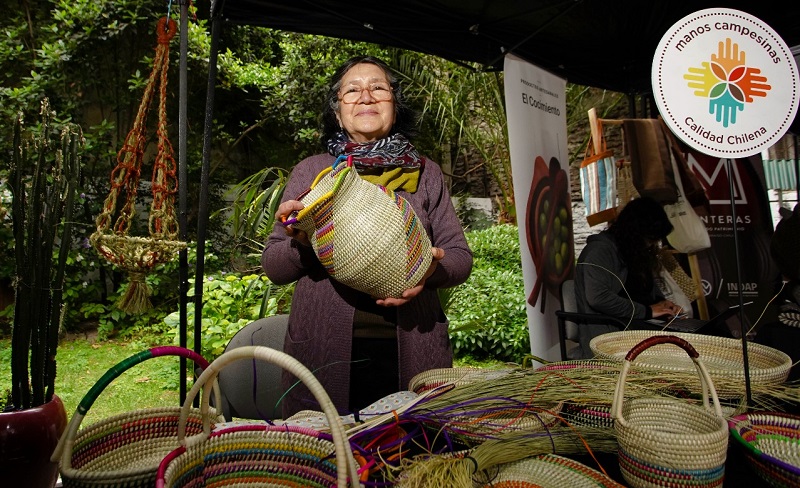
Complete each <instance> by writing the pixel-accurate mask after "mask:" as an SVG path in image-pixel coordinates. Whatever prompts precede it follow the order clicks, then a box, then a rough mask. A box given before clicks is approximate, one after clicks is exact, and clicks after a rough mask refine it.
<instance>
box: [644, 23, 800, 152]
mask: <svg viewBox="0 0 800 488" xmlns="http://www.w3.org/2000/svg"><path fill="white" fill-rule="evenodd" d="M652 81H653V95H654V96H655V101H656V105H657V106H658V110H659V112H660V113H661V116H662V117H663V118H664V121H665V122H666V123H667V125H668V126H669V128H670V129H671V130H672V132H673V133H675V135H677V136H678V137H680V138H681V140H683V141H684V142H685V143H686V144H688V145H689V146H690V147H692V148H693V149H695V150H697V151H699V152H702V153H704V154H708V155H710V156H716V157H720V158H739V157H747V156H752V155H755V154H758V153H759V152H761V151H762V150H763V149H767V148H768V147H770V146H772V145H774V144H775V143H776V142H777V140H778V139H780V138H781V136H783V135H784V134H785V133H786V131H787V130H788V129H789V126H790V125H791V123H792V121H793V120H794V117H795V115H796V114H797V105H798V83H799V81H798V74H797V64H796V63H795V60H794V57H793V56H792V52H791V50H790V49H789V48H788V47H787V46H786V43H785V42H784V41H783V39H781V38H780V37H779V36H778V34H776V33H775V31H773V30H772V28H771V27H770V26H768V25H767V24H765V23H764V22H762V21H761V20H759V19H758V18H756V17H753V16H752V15H750V14H747V13H744V12H740V11H738V10H732V9H724V8H714V9H707V10H700V11H698V12H695V13H693V14H691V15H687V16H686V17H684V18H683V19H681V20H680V21H678V22H677V23H675V25H673V26H672V27H670V29H669V30H667V32H666V34H664V36H663V37H662V38H661V42H660V43H659V44H658V48H657V49H656V54H655V57H654V58H653V71H652Z"/></svg>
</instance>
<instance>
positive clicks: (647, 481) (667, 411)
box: [611, 335, 728, 488]
mask: <svg viewBox="0 0 800 488" xmlns="http://www.w3.org/2000/svg"><path fill="white" fill-rule="evenodd" d="M656 344H674V345H676V346H679V347H680V348H681V349H683V350H684V351H685V353H687V354H688V355H689V357H691V358H692V360H693V362H694V364H695V368H696V370H697V373H698V375H699V376H700V380H701V383H702V385H703V406H702V407H700V406H698V405H693V404H690V403H688V402H684V401H681V400H676V399H672V398H634V399H633V400H630V401H624V400H623V398H624V394H625V378H626V376H627V373H628V370H629V369H630V365H631V363H632V362H633V360H634V359H636V357H637V356H638V355H639V353H641V352H642V351H644V350H646V349H648V348H650V347H652V346H654V345H656ZM709 398H710V400H709ZM611 412H612V416H613V417H614V430H615V432H616V434H617V442H618V443H619V450H618V458H619V466H620V471H621V472H622V476H623V477H624V478H625V481H627V482H628V484H629V485H630V486H631V487H633V488H649V487H671V488H678V487H683V486H686V487H689V486H692V487H716V486H722V482H723V480H724V477H725V459H726V458H727V451H728V424H727V421H726V420H725V418H724V417H723V414H722V409H721V407H720V404H719V398H717V393H716V391H715V390H714V383H713V381H712V380H711V377H710V376H709V374H708V371H707V370H706V369H705V366H704V365H703V363H702V362H701V361H700V358H699V355H698V353H697V351H696V350H695V349H694V348H693V347H692V345H691V344H689V343H688V342H687V341H686V340H684V339H681V338H680V337H676V336H669V335H661V336H654V337H651V338H648V339H645V340H644V341H642V342H640V343H639V344H637V345H636V346H634V347H633V348H632V349H631V350H630V352H629V353H628V355H627V356H626V357H625V361H624V363H623V365H622V371H621V373H620V376H619V380H618V382H617V387H616V390H615V392H614V401H613V404H612V406H611Z"/></svg>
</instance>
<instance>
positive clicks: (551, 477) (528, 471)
mask: <svg viewBox="0 0 800 488" xmlns="http://www.w3.org/2000/svg"><path fill="white" fill-rule="evenodd" d="M481 486H482V487H484V488H564V487H570V488H604V487H605V488H625V487H624V486H623V485H621V484H619V483H617V482H616V481H614V480H612V479H611V478H609V477H608V476H606V475H605V474H603V473H601V472H599V471H597V470H595V469H592V468H590V467H588V466H586V465H584V464H582V463H579V462H577V461H574V460H572V459H569V458H565V457H563V456H559V455H557V454H544V455H541V456H535V457H531V458H526V459H522V460H520V461H515V462H513V463H507V464H502V465H500V469H499V471H498V473H497V476H496V477H494V478H493V479H492V481H491V482H490V483H486V484H483V485H481Z"/></svg>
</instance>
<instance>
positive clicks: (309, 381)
mask: <svg viewBox="0 0 800 488" xmlns="http://www.w3.org/2000/svg"><path fill="white" fill-rule="evenodd" d="M241 359H256V360H260V361H266V362H270V363H274V364H277V365H278V366H281V367H282V368H284V369H286V370H288V371H289V372H291V373H292V374H294V376H295V377H297V378H298V379H299V380H300V381H302V382H303V384H305V385H306V386H307V387H308V389H309V390H310V391H311V393H312V394H313V395H314V397H315V398H316V399H317V401H318V402H319V404H320V405H321V406H322V411H323V412H324V413H325V416H326V417H327V419H328V426H329V428H330V434H327V433H322V432H319V431H316V430H313V429H308V428H303V427H293V426H288V425H283V426H274V425H269V424H263V425H256V424H250V425H241V426H236V425H234V426H232V427H227V428H222V429H217V430H215V431H214V432H211V428H210V425H209V423H208V422H207V417H206V416H204V417H203V420H204V423H203V430H202V432H201V433H200V434H197V435H193V436H191V437H187V436H186V434H187V425H188V424H187V421H188V416H189V411H190V408H191V405H192V403H193V401H194V399H195V397H197V394H198V392H199V391H200V388H202V386H203V385H204V384H206V383H208V382H215V381H216V378H217V376H218V375H219V372H220V370H222V369H223V368H224V367H225V366H226V365H228V364H230V363H232V362H234V361H237V360H241ZM209 400H210V394H209V391H208V389H205V390H204V391H203V397H202V400H201V401H200V410H201V412H207V411H208V410H209V408H210V407H209ZM178 441H179V443H180V447H179V448H177V449H175V450H174V451H172V452H170V453H169V454H167V455H166V456H165V457H164V458H163V460H162V461H161V464H160V465H159V468H158V474H157V478H156V485H155V486H156V487H157V488H164V487H169V488H183V487H200V486H213V487H216V488H221V487H242V486H310V487H326V488H329V487H331V486H338V487H339V488H345V487H347V486H348V482H349V483H350V485H351V486H352V488H358V487H359V475H358V468H357V465H356V462H355V458H354V456H353V451H352V447H351V445H350V443H349V441H348V439H347V436H346V434H345V431H344V425H343V424H342V420H341V418H340V417H339V415H338V414H337V412H336V409H335V407H334V406H333V403H332V402H331V400H330V397H329V396H328V394H327V393H326V392H325V390H324V389H323V387H322V385H321V384H320V383H319V381H318V380H317V379H316V378H315V377H314V375H313V374H312V373H311V372H310V371H309V370H308V369H307V368H306V367H305V366H303V365H302V364H301V363H300V362H299V361H297V360H296V359H294V358H293V357H291V356H289V355H288V354H285V353H283V352H281V351H277V350H275V349H271V348H268V347H265V346H244V347H237V348H235V349H231V350H230V351H227V352H225V353H223V354H222V355H221V356H219V357H218V358H217V359H215V360H214V361H213V362H212V363H211V364H210V365H209V366H208V368H207V369H206V370H205V371H203V373H202V374H201V375H200V377H199V378H198V379H197V381H196V382H195V384H194V385H193V386H192V389H191V390H190V391H189V393H188V394H187V396H186V400H185V402H184V404H183V407H182V409H181V418H180V424H179V425H178Z"/></svg>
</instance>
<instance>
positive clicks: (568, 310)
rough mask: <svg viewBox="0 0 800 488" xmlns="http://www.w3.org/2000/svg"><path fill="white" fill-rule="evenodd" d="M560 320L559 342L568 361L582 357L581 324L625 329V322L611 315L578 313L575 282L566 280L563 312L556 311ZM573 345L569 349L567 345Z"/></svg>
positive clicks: (564, 283)
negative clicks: (579, 333)
mask: <svg viewBox="0 0 800 488" xmlns="http://www.w3.org/2000/svg"><path fill="white" fill-rule="evenodd" d="M556 318H557V320H558V342H559V346H560V348H561V360H562V361H568V360H571V359H577V358H579V357H580V346H579V345H577V344H575V343H577V342H578V327H579V326H580V324H606V325H613V326H616V327H619V328H620V329H623V328H625V322H623V321H622V320H619V319H617V318H615V317H611V316H609V315H602V314H596V313H580V312H578V303H577V300H575V280H564V281H563V282H562V283H561V310H556ZM568 342H569V343H572V345H571V346H570V348H569V349H567V343H568Z"/></svg>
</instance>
